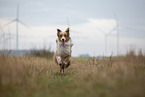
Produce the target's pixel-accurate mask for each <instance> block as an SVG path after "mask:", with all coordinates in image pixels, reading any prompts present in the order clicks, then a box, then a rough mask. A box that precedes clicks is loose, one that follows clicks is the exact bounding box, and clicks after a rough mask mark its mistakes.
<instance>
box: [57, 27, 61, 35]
mask: <svg viewBox="0 0 145 97" xmlns="http://www.w3.org/2000/svg"><path fill="white" fill-rule="evenodd" d="M59 32H61V30H60V29H57V36H58V37H59Z"/></svg>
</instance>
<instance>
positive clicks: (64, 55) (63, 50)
mask: <svg viewBox="0 0 145 97" xmlns="http://www.w3.org/2000/svg"><path fill="white" fill-rule="evenodd" d="M72 46H73V43H72V40H71V37H70V32H69V28H67V29H66V31H64V32H63V31H61V30H60V29H57V39H56V52H55V55H54V60H55V62H56V64H57V65H59V66H60V74H61V75H63V74H64V69H65V68H68V67H69V66H70V64H71V53H72Z"/></svg>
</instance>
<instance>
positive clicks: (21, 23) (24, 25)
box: [18, 20, 30, 28]
mask: <svg viewBox="0 0 145 97" xmlns="http://www.w3.org/2000/svg"><path fill="white" fill-rule="evenodd" d="M18 22H19V23H20V24H22V25H24V26H25V27H27V28H30V27H29V26H28V25H26V24H25V23H24V22H22V21H21V20H18Z"/></svg>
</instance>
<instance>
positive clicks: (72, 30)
mask: <svg viewBox="0 0 145 97" xmlns="http://www.w3.org/2000/svg"><path fill="white" fill-rule="evenodd" d="M71 32H74V33H80V32H78V31H75V30H71Z"/></svg>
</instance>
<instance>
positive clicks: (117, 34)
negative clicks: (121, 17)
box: [114, 12, 119, 55]
mask: <svg viewBox="0 0 145 97" xmlns="http://www.w3.org/2000/svg"><path fill="white" fill-rule="evenodd" d="M114 18H115V20H116V23H117V27H116V32H117V33H116V37H117V38H116V41H117V42H116V43H117V55H119V22H118V18H117V16H116V13H115V12H114Z"/></svg>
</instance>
